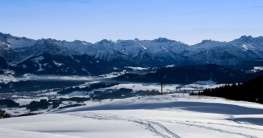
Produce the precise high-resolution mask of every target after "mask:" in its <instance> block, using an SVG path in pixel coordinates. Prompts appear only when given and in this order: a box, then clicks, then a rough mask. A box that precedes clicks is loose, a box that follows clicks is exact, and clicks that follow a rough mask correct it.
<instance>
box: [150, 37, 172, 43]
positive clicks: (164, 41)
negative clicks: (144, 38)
mask: <svg viewBox="0 0 263 138" xmlns="http://www.w3.org/2000/svg"><path fill="white" fill-rule="evenodd" d="M153 41H154V42H160V43H167V42H174V40H170V39H168V38H165V37H159V38H156V39H154V40H153Z"/></svg>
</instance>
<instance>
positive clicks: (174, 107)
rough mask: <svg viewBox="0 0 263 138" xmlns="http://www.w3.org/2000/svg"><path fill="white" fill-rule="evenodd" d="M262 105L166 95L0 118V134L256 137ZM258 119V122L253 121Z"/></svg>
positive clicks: (10, 137)
mask: <svg viewBox="0 0 263 138" xmlns="http://www.w3.org/2000/svg"><path fill="white" fill-rule="evenodd" d="M262 120H263V105H260V104H256V103H249V102H241V101H230V100H225V99H220V98H208V97H191V96H178V95H174V94H167V95H161V96H148V97H133V98H127V99H118V100H104V101H100V102H87V103H86V105H85V106H81V107H74V108H69V109H64V110H58V111H57V112H53V113H46V114H41V115H35V116H26V117H17V118H9V119H1V120H0V124H1V125H0V137H1V138H36V137H37V138H222V137H225V138H244V137H245V138H260V137H263V121H262ZM253 121H254V122H257V124H253Z"/></svg>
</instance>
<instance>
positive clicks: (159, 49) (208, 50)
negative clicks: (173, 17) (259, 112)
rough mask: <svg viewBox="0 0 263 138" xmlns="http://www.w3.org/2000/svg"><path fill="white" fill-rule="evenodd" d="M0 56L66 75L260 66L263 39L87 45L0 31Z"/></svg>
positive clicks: (21, 68) (20, 66)
mask: <svg viewBox="0 0 263 138" xmlns="http://www.w3.org/2000/svg"><path fill="white" fill-rule="evenodd" d="M0 56H1V57H2V58H4V59H5V60H6V62H7V63H8V64H9V65H12V67H13V68H15V69H17V71H18V72H23V73H37V74H38V73H41V72H42V71H43V72H45V73H47V74H48V72H47V71H44V70H52V69H53V68H61V69H59V70H61V71H60V72H53V73H62V74H64V73H67V72H68V71H65V70H72V71H71V72H68V73H70V74H72V73H73V74H74V73H76V74H83V72H86V73H87V74H90V71H91V70H93V68H95V67H97V69H99V70H102V71H98V72H104V71H103V70H107V71H114V70H116V68H117V69H122V68H124V67H125V66H141V67H162V66H167V65H174V66H183V65H199V64H215V65H221V66H232V67H235V66H236V67H240V66H246V65H247V64H248V63H251V64H252V65H253V66H255V65H257V66H261V65H263V64H262V61H263V37H262V36H259V37H252V36H245V35H244V36H241V37H240V38H237V39H234V40H232V41H229V42H220V41H214V40H203V41H202V42H200V43H197V44H195V45H188V44H185V43H182V42H180V41H175V40H170V39H167V38H163V37H160V38H157V39H153V40H139V39H134V40H117V41H111V40H107V39H103V40H101V41H98V42H96V43H90V42H86V41H80V40H75V41H65V40H56V39H50V38H49V39H38V40H34V39H30V38H26V37H16V36H12V35H10V34H4V33H0ZM58 57H59V59H57V58H58ZM43 58H44V59H43ZM39 59H43V61H42V60H39ZM63 59H67V60H68V61H71V63H70V62H68V61H66V60H63ZM58 60H59V61H58ZM54 63H60V64H54ZM254 63H255V64H254ZM62 64H63V65H65V66H62ZM73 65H74V66H73ZM80 67H81V69H79V68H80ZM29 68H30V69H29ZM80 70H84V71H80ZM43 72H42V73H43ZM92 72H93V71H92Z"/></svg>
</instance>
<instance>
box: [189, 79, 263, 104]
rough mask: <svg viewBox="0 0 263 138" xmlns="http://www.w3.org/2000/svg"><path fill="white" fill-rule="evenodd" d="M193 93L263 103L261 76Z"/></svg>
mask: <svg viewBox="0 0 263 138" xmlns="http://www.w3.org/2000/svg"><path fill="white" fill-rule="evenodd" d="M194 95H204V96H215V97H223V98H227V99H232V100H243V101H250V102H257V103H263V76H262V77H258V78H256V79H253V80H250V81H247V82H244V83H239V84H231V85H226V86H222V87H219V88H214V89H206V90H204V91H203V92H200V93H198V94H194Z"/></svg>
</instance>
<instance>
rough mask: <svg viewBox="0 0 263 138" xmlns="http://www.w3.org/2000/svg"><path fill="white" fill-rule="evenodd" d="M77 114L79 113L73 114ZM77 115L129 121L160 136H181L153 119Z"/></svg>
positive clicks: (163, 137) (170, 137)
mask: <svg viewBox="0 0 263 138" xmlns="http://www.w3.org/2000/svg"><path fill="white" fill-rule="evenodd" d="M75 116H79V115H75ZM79 117H85V118H91V119H98V120H121V121H129V122H133V123H136V124H139V125H142V126H143V127H144V128H145V129H146V130H149V131H151V132H152V133H154V134H156V135H158V136H160V137H162V138H181V137H180V136H179V135H177V134H176V133H174V132H173V131H171V130H169V129H168V128H167V127H165V126H164V125H163V124H161V123H159V122H155V121H149V120H140V119H125V118H122V117H118V116H106V115H102V114H93V115H84V116H79Z"/></svg>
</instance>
